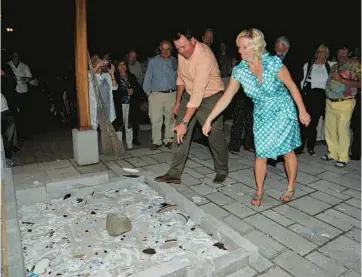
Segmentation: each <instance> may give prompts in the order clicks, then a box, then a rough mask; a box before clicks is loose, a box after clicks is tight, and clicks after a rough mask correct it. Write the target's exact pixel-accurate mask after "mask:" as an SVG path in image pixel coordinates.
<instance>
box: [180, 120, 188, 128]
mask: <svg viewBox="0 0 362 277" xmlns="http://www.w3.org/2000/svg"><path fill="white" fill-rule="evenodd" d="M181 124H182V125H185V126H186V127H187V125H188V124H189V123H188V122H186V121H184V120H181Z"/></svg>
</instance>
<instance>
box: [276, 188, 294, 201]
mask: <svg viewBox="0 0 362 277" xmlns="http://www.w3.org/2000/svg"><path fill="white" fill-rule="evenodd" d="M294 192H295V189H293V190H286V191H284V193H283V195H282V196H281V197H280V199H279V200H280V202H282V203H288V202H290V201H292V199H293V196H294Z"/></svg>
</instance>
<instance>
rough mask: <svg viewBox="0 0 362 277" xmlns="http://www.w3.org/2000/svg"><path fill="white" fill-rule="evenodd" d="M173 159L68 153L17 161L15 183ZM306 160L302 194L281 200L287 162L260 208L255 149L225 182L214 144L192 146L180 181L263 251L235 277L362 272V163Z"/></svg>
mask: <svg viewBox="0 0 362 277" xmlns="http://www.w3.org/2000/svg"><path fill="white" fill-rule="evenodd" d="M58 147H59V144H58ZM53 150H54V149H53ZM44 151H45V150H44ZM49 151H50V150H49ZM325 151H326V149H325V147H324V146H318V147H317V149H316V152H317V154H318V155H320V156H321V155H322V154H324V153H325ZM38 154H39V153H38ZM38 156H40V155H38ZM45 156H46V155H45ZM42 159H43V158H41V157H40V158H37V159H35V160H36V161H38V160H42ZM170 159H171V155H170V151H169V149H167V148H165V147H161V148H160V149H158V150H156V151H150V150H149V149H137V150H133V151H130V152H127V155H126V156H125V158H124V159H121V160H119V159H116V158H112V157H101V162H100V163H99V164H97V165H93V166H86V167H79V166H77V165H76V164H75V163H74V160H72V157H68V158H67V159H66V160H62V161H58V162H56V161H53V162H52V163H35V164H34V163H33V164H29V165H24V166H18V167H15V168H14V171H13V179H14V183H15V186H17V187H18V188H26V187H37V186H41V184H43V183H45V182H49V180H50V179H52V178H55V179H57V178H67V177H71V176H82V175H85V174H91V173H96V172H107V173H109V174H110V176H109V178H110V179H112V178H119V177H122V175H123V174H124V171H123V169H122V168H124V167H128V168H137V169H140V170H145V171H150V172H152V173H154V174H155V175H158V174H164V173H165V172H166V171H167V169H168V168H169V164H170ZM298 159H299V165H300V166H299V174H298V179H297V181H298V184H297V189H296V194H295V199H294V200H293V201H291V202H290V203H288V204H282V203H280V202H279V197H280V195H281V194H282V193H283V191H284V189H285V187H286V184H287V179H286V175H285V173H284V171H283V165H282V164H278V165H277V167H276V168H271V167H268V176H267V178H266V182H265V195H264V199H263V202H262V205H261V207H259V208H256V207H253V206H251V205H250V200H251V198H252V194H253V193H254V192H255V182H254V176H253V154H252V153H249V152H241V153H240V154H239V155H232V154H230V155H229V160H230V162H229V163H230V165H231V166H230V174H229V178H228V179H227V181H226V182H225V183H224V184H213V183H212V179H213V177H214V174H215V172H214V165H213V160H212V158H211V154H210V152H209V150H208V148H207V147H204V146H202V145H200V144H196V143H193V144H192V145H191V148H190V156H189V159H188V161H187V163H186V167H185V170H184V174H183V175H182V184H180V185H172V186H173V187H174V188H175V189H176V190H177V191H179V192H180V193H182V194H183V195H185V196H186V197H187V198H188V199H190V200H192V201H194V202H195V204H197V205H199V206H200V208H202V209H203V210H204V211H205V212H207V213H209V214H211V215H213V216H214V217H216V218H218V219H219V220H222V222H224V223H225V224H228V225H229V226H231V227H232V228H233V229H234V230H235V231H237V232H239V233H240V234H241V235H242V236H244V237H245V238H247V239H248V240H249V241H250V242H252V243H254V244H255V245H257V246H258V247H259V248H260V251H261V255H260V258H259V259H258V260H257V261H256V262H255V263H253V264H251V265H250V267H248V268H244V269H243V270H241V271H239V272H236V273H235V274H233V275H232V276H230V277H237V276H250V277H254V276H255V277H256V276H257V277H299V276H300V277H307V276H308V277H313V276H318V277H329V276H337V277H342V276H344V277H357V276H361V274H360V273H361V270H360V268H361V183H360V176H361V170H360V167H361V163H360V161H351V162H350V163H349V164H348V166H347V167H345V168H343V169H340V168H336V167H334V165H333V163H330V162H324V161H322V160H321V159H320V158H319V157H310V156H307V155H301V156H300V157H298ZM44 160H46V159H44Z"/></svg>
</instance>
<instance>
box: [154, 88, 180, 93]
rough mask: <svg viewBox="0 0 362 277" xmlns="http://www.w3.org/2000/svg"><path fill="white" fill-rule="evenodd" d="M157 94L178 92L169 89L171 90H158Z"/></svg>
mask: <svg viewBox="0 0 362 277" xmlns="http://www.w3.org/2000/svg"><path fill="white" fill-rule="evenodd" d="M157 92H161V93H170V92H176V90H175V89H169V90H158V91H157Z"/></svg>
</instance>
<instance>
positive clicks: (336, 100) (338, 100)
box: [328, 97, 356, 102]
mask: <svg viewBox="0 0 362 277" xmlns="http://www.w3.org/2000/svg"><path fill="white" fill-rule="evenodd" d="M355 98H356V97H349V98H335V99H333V98H328V100H329V101H331V102H343V101H347V100H353V99H355Z"/></svg>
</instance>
